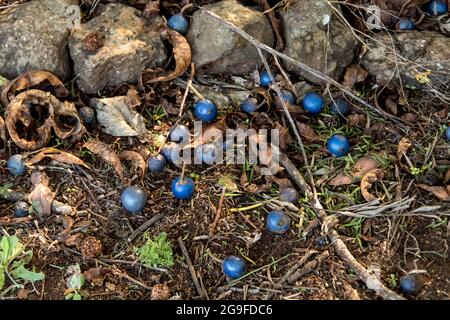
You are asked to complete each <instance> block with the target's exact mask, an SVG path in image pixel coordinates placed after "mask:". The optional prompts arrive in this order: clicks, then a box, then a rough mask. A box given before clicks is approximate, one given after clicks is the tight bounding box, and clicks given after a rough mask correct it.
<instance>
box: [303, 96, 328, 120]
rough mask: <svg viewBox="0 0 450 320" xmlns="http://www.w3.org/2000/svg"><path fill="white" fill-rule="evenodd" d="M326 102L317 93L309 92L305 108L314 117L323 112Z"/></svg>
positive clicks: (304, 103)
mask: <svg viewBox="0 0 450 320" xmlns="http://www.w3.org/2000/svg"><path fill="white" fill-rule="evenodd" d="M324 106H325V100H324V99H323V97H322V96H321V95H320V94H318V93H317V92H309V93H307V94H306V95H305V98H304V99H303V108H304V109H305V110H306V111H308V112H309V113H311V114H313V115H317V114H319V113H321V112H322V111H323V108H324Z"/></svg>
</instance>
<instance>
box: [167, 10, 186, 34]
mask: <svg viewBox="0 0 450 320" xmlns="http://www.w3.org/2000/svg"><path fill="white" fill-rule="evenodd" d="M167 25H168V26H169V28H170V29H173V30H175V31H177V32H178V33H180V34H182V35H183V36H184V35H186V34H187V33H188V31H189V23H188V21H187V20H186V18H185V17H184V16H182V15H181V14H176V15H174V16H171V17H170V19H169V21H168V22H167Z"/></svg>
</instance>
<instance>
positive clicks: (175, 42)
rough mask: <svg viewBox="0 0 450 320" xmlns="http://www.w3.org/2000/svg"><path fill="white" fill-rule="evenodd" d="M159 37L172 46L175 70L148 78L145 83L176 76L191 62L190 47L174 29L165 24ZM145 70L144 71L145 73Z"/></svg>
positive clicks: (183, 71) (164, 80)
mask: <svg viewBox="0 0 450 320" xmlns="http://www.w3.org/2000/svg"><path fill="white" fill-rule="evenodd" d="M160 35H161V37H163V38H165V39H167V40H169V41H170V43H171V44H172V46H173V56H174V59H175V65H176V66H175V70H173V71H171V72H170V73H169V74H167V75H165V76H160V77H156V78H154V79H150V80H149V81H148V82H147V83H156V82H167V81H170V80H173V79H175V78H177V77H178V76H180V75H182V74H183V73H185V72H186V70H187V69H188V68H189V65H190V64H191V58H192V54H191V47H190V46H189V43H188V42H187V40H186V38H185V37H183V36H182V35H181V34H180V33H178V32H176V31H175V30H172V29H169V28H168V27H167V26H165V27H164V28H162V29H161V32H160ZM145 72H146V71H144V73H145Z"/></svg>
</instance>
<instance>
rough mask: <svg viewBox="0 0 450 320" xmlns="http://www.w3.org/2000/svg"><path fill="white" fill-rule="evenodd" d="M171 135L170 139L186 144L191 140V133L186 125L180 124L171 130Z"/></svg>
mask: <svg viewBox="0 0 450 320" xmlns="http://www.w3.org/2000/svg"><path fill="white" fill-rule="evenodd" d="M169 137H170V141H173V142H177V143H180V142H183V144H186V143H189V141H190V140H191V133H190V132H189V129H188V128H187V127H186V126H184V125H182V124H179V125H177V126H175V127H173V128H172V129H171V130H170V134H169Z"/></svg>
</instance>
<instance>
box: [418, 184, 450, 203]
mask: <svg viewBox="0 0 450 320" xmlns="http://www.w3.org/2000/svg"><path fill="white" fill-rule="evenodd" d="M417 186H418V187H419V188H420V189H423V190H425V191H428V192H431V193H432V194H433V195H434V196H435V197H436V198H438V199H439V200H441V201H450V185H448V186H447V187H440V186H429V185H426V184H418V185H417Z"/></svg>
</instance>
